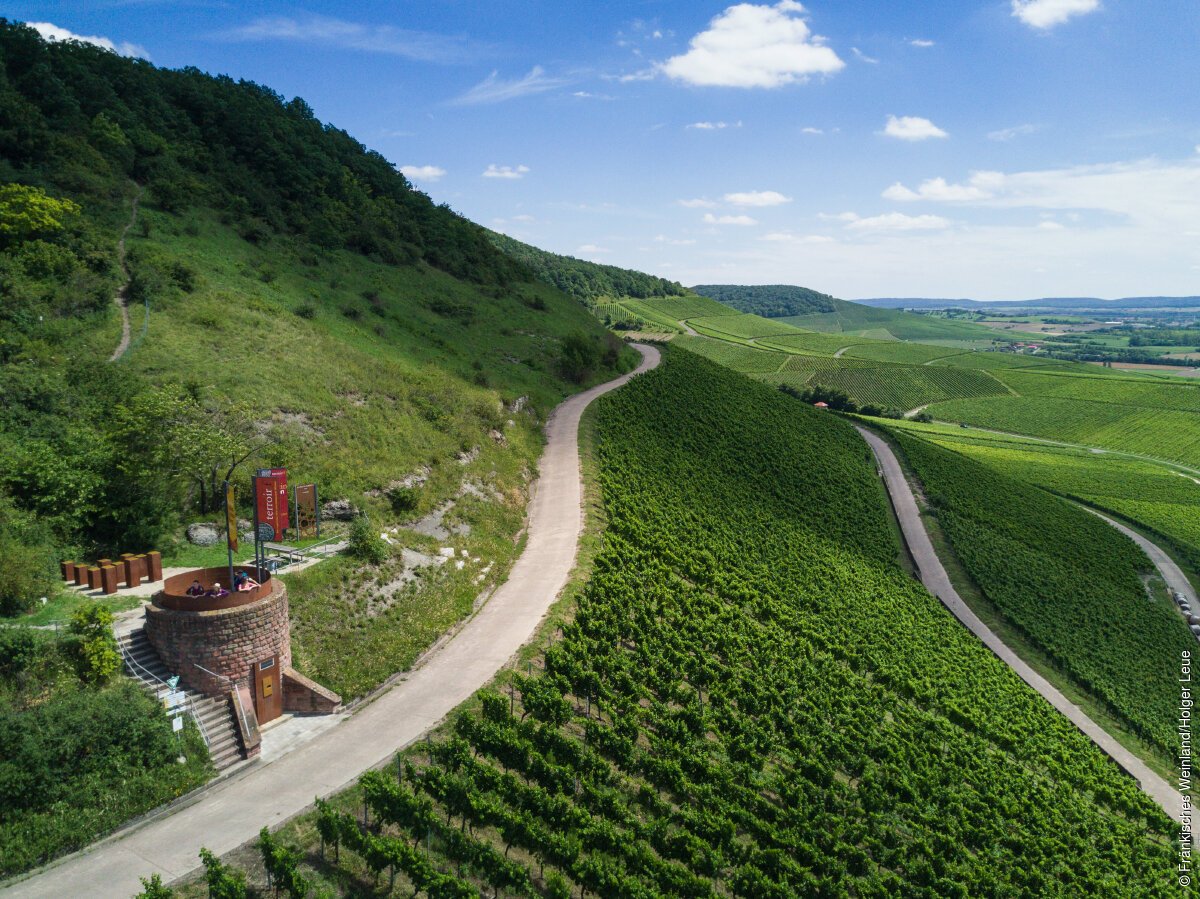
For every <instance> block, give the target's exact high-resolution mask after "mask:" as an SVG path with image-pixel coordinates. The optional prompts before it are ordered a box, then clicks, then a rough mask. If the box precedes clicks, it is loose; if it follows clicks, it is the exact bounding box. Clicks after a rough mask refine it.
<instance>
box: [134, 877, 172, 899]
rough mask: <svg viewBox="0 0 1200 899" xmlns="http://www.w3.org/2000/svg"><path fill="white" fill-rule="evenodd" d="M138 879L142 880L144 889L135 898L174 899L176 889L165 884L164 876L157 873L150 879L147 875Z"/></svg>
mask: <svg viewBox="0 0 1200 899" xmlns="http://www.w3.org/2000/svg"><path fill="white" fill-rule="evenodd" d="M138 879H139V880H141V882H142V891H141V892H140V893H138V894H137V895H136V896H134V897H133V899H174V897H175V891H174V890H173V889H171V888H170V887H168V886H164V885H163V882H162V878H161V877H159V876H158V875H157V874H151V875H150V878H149V879H148V880H147V879H146V878H145V877H141V878H138Z"/></svg>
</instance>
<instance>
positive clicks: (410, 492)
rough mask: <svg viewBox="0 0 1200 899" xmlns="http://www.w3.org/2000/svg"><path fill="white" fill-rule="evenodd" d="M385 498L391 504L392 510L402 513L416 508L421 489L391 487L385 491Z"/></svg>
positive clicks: (398, 513)
mask: <svg viewBox="0 0 1200 899" xmlns="http://www.w3.org/2000/svg"><path fill="white" fill-rule="evenodd" d="M387 498H388V500H389V501H390V502H391V504H392V511H393V512H395V513H396V514H397V515H403V514H404V513H405V512H411V511H413V510H414V509H416V508H417V504H418V503H419V502H420V500H421V491H420V490H419V489H418V488H416V487H393V488H392V489H391V490H389V491H388V492H387Z"/></svg>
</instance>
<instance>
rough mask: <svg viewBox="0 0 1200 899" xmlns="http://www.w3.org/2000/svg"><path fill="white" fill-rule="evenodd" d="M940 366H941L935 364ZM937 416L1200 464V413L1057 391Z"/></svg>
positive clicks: (948, 405) (955, 405)
mask: <svg viewBox="0 0 1200 899" xmlns="http://www.w3.org/2000/svg"><path fill="white" fill-rule="evenodd" d="M929 367H930V368H934V367H935V366H929ZM929 412H930V414H931V415H933V417H934V418H938V419H941V420H943V421H961V422H966V423H968V424H973V425H978V426H980V427H984V428H994V429H996V430H999V431H1012V432H1014V433H1017V434H1028V435H1031V436H1034V437H1045V438H1049V439H1053V440H1066V441H1069V442H1072V443H1082V444H1086V445H1088V446H1099V447H1105V448H1107V449H1113V450H1119V451H1121V452H1127V453H1136V454H1139V455H1144V456H1150V457H1153V458H1158V459H1167V460H1170V461H1172V462H1180V463H1183V464H1184V465H1191V466H1200V416H1197V415H1196V413H1194V412H1180V411H1175V410H1169V409H1138V408H1129V407H1124V406H1119V405H1116V404H1114V403H1097V402H1088V401H1086V400H1078V399H1064V398H1061V397H1054V396H1041V397H1015V396H1003V397H997V398H995V399H988V400H978V399H969V400H953V401H950V402H944V403H938V404H937V405H936V406H933V407H931V408H930V410H929Z"/></svg>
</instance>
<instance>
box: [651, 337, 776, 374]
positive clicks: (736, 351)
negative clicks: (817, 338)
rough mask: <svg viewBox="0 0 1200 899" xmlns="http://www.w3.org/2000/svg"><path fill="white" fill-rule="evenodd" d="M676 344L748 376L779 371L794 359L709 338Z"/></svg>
mask: <svg viewBox="0 0 1200 899" xmlns="http://www.w3.org/2000/svg"><path fill="white" fill-rule="evenodd" d="M675 344H676V345H677V346H682V347H684V348H686V349H689V350H691V351H692V352H694V353H697V354H699V355H701V356H704V357H705V358H706V359H711V360H712V361H713V362H716V363H717V364H719V365H724V366H725V367H726V368H732V369H733V370H734V371H740V372H743V373H746V374H751V373H754V374H761V373H767V372H774V371H778V370H779V367H780V366H781V365H783V364H784V363H785V362H790V361H791V359H792V358H793V357H791V356H788V355H787V354H786V353H770V352H764V351H763V350H756V349H754V348H753V347H748V346H742V345H741V344H736V343H729V342H728V341H725V340H714V339H712V338H709V337H689V336H686V335H685V336H683V337H677V338H675Z"/></svg>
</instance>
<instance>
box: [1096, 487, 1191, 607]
mask: <svg viewBox="0 0 1200 899" xmlns="http://www.w3.org/2000/svg"><path fill="white" fill-rule="evenodd" d="M1079 508H1081V509H1085V510H1086V511H1088V512H1091V513H1092V514H1093V515H1095V516H1096V517H1097V518H1102V519H1104V520H1105V521H1107V522H1108V523H1109V524H1111V525H1112V526H1113V527H1114V528H1116V529H1117V530H1118V531H1120V532H1121V533H1122V534H1124V535H1125V536H1126V537H1128V538H1129V539H1130V540H1132V541H1133V542H1134V543H1136V544H1137V545H1138V546H1140V547H1141V548H1142V551H1143V552H1144V553H1145V554H1146V555H1147V556H1149V557H1150V561H1151V562H1153V563H1154V567H1155V568H1157V569H1158V573H1159V574H1161V575H1162V579H1163V580H1164V581H1166V582H1167V586H1168V587H1170V588H1171V589H1172V590H1174V591H1176V592H1178V593H1182V594H1183V595H1184V596H1185V597H1187V601H1188V602H1189V603H1191V605H1192V606H1193V607H1195V606H1197V605H1200V602H1198V601H1197V599H1196V588H1195V587H1193V586H1192V582H1191V581H1189V580H1188V579H1187V575H1185V574H1184V573H1183V570H1182V569H1181V568H1180V567H1179V566H1178V565H1176V564H1175V560H1174V559H1172V558H1171V557H1170V556H1168V555H1167V554H1166V553H1165V552H1163V551H1162V549H1161V548H1160V547H1159V546H1158V544H1155V543H1151V542H1150V541H1149V540H1147V539H1146V538H1145V537H1143V536H1142V535H1141V534H1139V533H1138V532H1137V531H1135V530H1134V529H1133V528H1129V527H1126V526H1125V525H1123V524H1121V522H1119V521H1115V520H1114V519H1112V518H1109V517H1108V516H1107V515H1105V514H1104V513H1102V512H1097V511H1096V510H1095V509H1093V508H1091V507H1090V506H1086V505H1083V504H1082V503H1080V504H1079Z"/></svg>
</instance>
